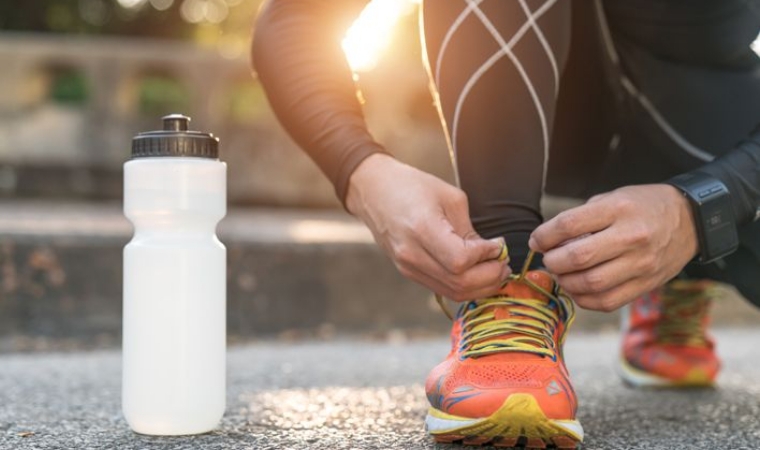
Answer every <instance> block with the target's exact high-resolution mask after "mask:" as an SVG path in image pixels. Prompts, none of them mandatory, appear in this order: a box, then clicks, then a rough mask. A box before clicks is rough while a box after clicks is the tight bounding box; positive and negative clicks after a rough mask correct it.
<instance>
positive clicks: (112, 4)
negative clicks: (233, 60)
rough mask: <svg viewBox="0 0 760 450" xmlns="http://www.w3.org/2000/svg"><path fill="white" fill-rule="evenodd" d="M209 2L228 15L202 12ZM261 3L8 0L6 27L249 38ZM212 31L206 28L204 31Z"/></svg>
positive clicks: (2, 6)
mask: <svg viewBox="0 0 760 450" xmlns="http://www.w3.org/2000/svg"><path fill="white" fill-rule="evenodd" d="M204 2H208V3H209V5H211V4H212V3H213V4H216V5H217V6H219V7H220V8H221V11H222V12H223V15H222V16H220V15H219V14H216V20H213V21H209V20H207V18H205V17H204V15H203V14H202V13H201V14H200V16H199V15H198V11H199V10H202V11H207V10H210V6H207V5H204ZM260 4H261V0H29V1H18V0H16V1H14V0H3V1H0V31H26V32H57V33H76V34H109V35H121V36H141V37H155V38H172V39H191V40H192V39H196V38H197V37H198V34H199V33H198V29H199V28H212V29H213V30H214V31H215V32H216V34H229V33H238V34H241V37H242V36H245V37H246V38H247V37H248V34H249V33H250V28H251V23H252V22H253V17H254V15H255V12H256V10H257V9H258V7H259V5H260ZM183 8H184V9H183ZM189 11H190V12H192V11H195V13H196V14H195V16H197V19H198V20H190V19H192V18H193V14H189V13H188V12H189ZM215 12H217V13H218V12H219V8H217V9H216V10H215ZM207 15H208V16H210V14H207ZM220 18H223V20H219V19H220ZM209 31H210V30H208V29H206V30H203V32H204V35H205V36H208V35H209Z"/></svg>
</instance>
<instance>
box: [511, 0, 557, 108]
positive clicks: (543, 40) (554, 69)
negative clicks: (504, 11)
mask: <svg viewBox="0 0 760 450" xmlns="http://www.w3.org/2000/svg"><path fill="white" fill-rule="evenodd" d="M520 6H522V9H523V11H525V15H526V16H528V22H529V23H530V25H531V27H533V32H534V33H536V37H537V38H538V40H539V41H540V42H541V46H542V47H544V51H545V52H546V56H547V57H548V58H549V63H551V65H552V73H554V96H555V97H556V96H557V95H558V94H559V69H557V59H556V58H555V57H554V52H552V48H551V47H550V46H549V42H547V41H546V37H545V36H544V33H543V31H541V27H540V26H539V25H538V23H536V20H535V19H534V18H533V15H531V12H530V8H528V5H527V4H525V0H520Z"/></svg>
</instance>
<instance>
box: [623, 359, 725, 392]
mask: <svg viewBox="0 0 760 450" xmlns="http://www.w3.org/2000/svg"><path fill="white" fill-rule="evenodd" d="M618 373H619V375H620V378H622V379H623V382H625V383H626V384H627V385H629V386H631V387H634V388H652V389H658V388H659V389H667V388H683V389H689V388H711V387H714V386H715V380H714V379H713V378H711V377H710V376H709V375H708V374H706V373H705V372H704V371H702V370H698V369H695V370H692V371H691V372H689V374H688V375H687V376H685V377H684V378H682V379H680V380H671V379H669V378H664V377H660V376H657V375H654V374H651V373H649V372H645V371H643V370H641V369H637V368H636V367H633V366H632V365H631V364H630V363H629V362H628V361H627V360H626V359H625V358H623V357H621V358H620V362H619V364H618Z"/></svg>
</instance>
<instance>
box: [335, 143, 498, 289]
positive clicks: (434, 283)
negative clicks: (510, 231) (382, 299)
mask: <svg viewBox="0 0 760 450" xmlns="http://www.w3.org/2000/svg"><path fill="white" fill-rule="evenodd" d="M346 206H347V208H348V210H349V211H350V212H351V213H352V214H354V215H355V216H357V217H359V218H360V219H362V220H363V221H364V223H365V224H366V225H367V226H368V227H369V229H370V230H371V231H372V234H373V235H374V237H375V240H376V241H377V243H378V244H379V245H380V247H381V248H382V249H383V250H384V251H385V253H386V254H387V255H388V256H390V258H391V259H392V260H393V262H394V264H395V265H396V267H397V268H398V270H399V272H401V274H402V275H404V276H405V277H407V278H410V279H412V280H414V281H416V282H418V283H420V284H422V285H424V286H426V287H428V288H429V289H431V290H432V291H433V292H435V293H437V294H441V295H443V296H445V297H448V298H450V299H452V300H455V301H466V300H473V299H476V298H480V297H485V296H488V295H493V294H494V293H496V291H498V289H499V288H500V287H501V284H502V283H503V282H504V281H505V280H506V279H507V277H508V276H509V274H510V273H511V270H510V268H509V265H508V262H509V261H508V260H506V261H497V260H496V259H497V258H498V257H499V253H500V251H501V246H502V245H501V244H502V241H501V239H494V240H484V239H482V238H481V237H480V236H478V234H477V233H476V232H475V231H474V230H473V228H472V224H471V222H470V216H469V211H468V206H467V197H466V195H465V193H464V192H462V191H461V190H460V189H457V188H456V187H454V186H451V185H449V184H447V183H445V182H443V181H441V180H440V179H438V178H436V177H434V176H432V175H429V174H427V173H425V172H422V171H420V170H417V169H415V168H413V167H410V166H407V165H405V164H403V163H401V162H399V161H397V160H396V159H394V158H392V157H390V156H387V155H384V154H376V155H372V156H370V157H368V158H367V159H365V160H364V161H362V163H361V164H360V165H359V167H357V168H356V170H355V171H354V173H353V174H352V175H351V179H350V181H349V188H348V194H347V197H346Z"/></svg>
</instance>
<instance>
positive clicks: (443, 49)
mask: <svg viewBox="0 0 760 450" xmlns="http://www.w3.org/2000/svg"><path fill="white" fill-rule="evenodd" d="M481 3H483V0H475V1H473V2H470V3H468V4H467V7H465V9H464V11H462V12H461V13H460V14H459V16H458V17H457V18H456V20H455V21H454V23H452V24H451V26H450V27H449V30H448V31H447V32H446V36H445V37H444V38H443V42H442V43H441V48H440V50H438V57H437V58H436V60H435V84H436V85H438V84H439V83H440V82H441V61H442V60H443V55H444V54H445V53H446V48H448V46H449V42H451V38H452V37H454V33H456V32H457V30H458V29H459V27H460V26H461V25H462V23H463V22H464V20H465V19H466V18H467V16H469V15H470V14H471V13H472V10H473V9H474V8H475V7H476V6H478V5H480V4H481Z"/></svg>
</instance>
